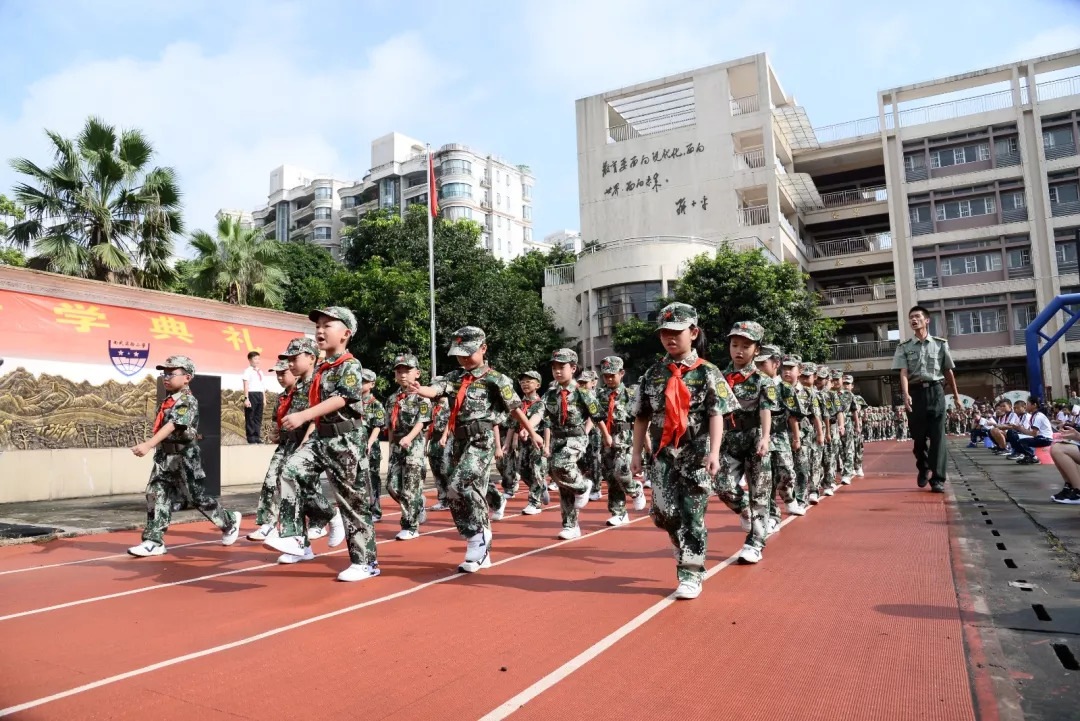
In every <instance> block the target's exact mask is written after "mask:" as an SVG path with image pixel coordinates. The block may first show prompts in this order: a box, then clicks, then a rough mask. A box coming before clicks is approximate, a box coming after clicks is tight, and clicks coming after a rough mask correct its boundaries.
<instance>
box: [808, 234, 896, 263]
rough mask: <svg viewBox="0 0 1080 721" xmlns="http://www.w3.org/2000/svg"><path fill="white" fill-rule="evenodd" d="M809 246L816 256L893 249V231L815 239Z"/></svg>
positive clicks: (827, 256)
mask: <svg viewBox="0 0 1080 721" xmlns="http://www.w3.org/2000/svg"><path fill="white" fill-rule="evenodd" d="M809 248H810V251H811V254H812V257H814V258H832V257H835V256H838V255H852V254H854V253H875V252H878V251H882V250H892V233H874V234H872V235H856V236H852V237H850V238H837V239H836V240H822V241H815V242H814V243H812V244H811V245H810V246H809Z"/></svg>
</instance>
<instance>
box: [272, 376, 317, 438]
mask: <svg viewBox="0 0 1080 721" xmlns="http://www.w3.org/2000/svg"><path fill="white" fill-rule="evenodd" d="M310 391H311V378H310V377H308V378H297V379H296V383H295V384H293V387H292V388H291V389H285V390H284V391H282V392H281V394H280V395H279V396H278V406H277V408H275V409H274V426H275V428H276V429H277V433H278V443H281V442H283V441H284V440H285V437H284V436H283V434H282V433H283V432H282V430H281V426H279V425H278V423H277V419H278V417H281V418H284V417H285V416H287V415H289V414H292V413H299V412H300V411H302V410H306V409H307V407H308V405H310V403H309V402H308V393H309V392H310ZM290 394H291V396H290ZM286 401H288V403H289V407H288V408H286V409H285V412H284V413H283V414H281V413H280V411H281V404H282V403H285V402H286ZM306 428H307V424H304V426H303V428H301V429H300V430H303V429H306ZM298 432H299V431H298ZM300 436H301V437H303V434H300Z"/></svg>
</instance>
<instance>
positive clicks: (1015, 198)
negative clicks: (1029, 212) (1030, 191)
mask: <svg viewBox="0 0 1080 721" xmlns="http://www.w3.org/2000/svg"><path fill="white" fill-rule="evenodd" d="M1024 207H1027V201H1026V200H1024V193H1023V191H1021V192H1019V193H1008V194H1005V195H1002V196H1001V209H1002V210H1019V209H1020V208H1024Z"/></svg>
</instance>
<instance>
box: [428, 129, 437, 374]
mask: <svg viewBox="0 0 1080 721" xmlns="http://www.w3.org/2000/svg"><path fill="white" fill-rule="evenodd" d="M427 156H428V214H427V252H428V293H429V295H430V296H431V377H432V378H434V377H435V374H436V371H435V346H436V343H435V223H434V221H435V211H434V208H435V163H434V161H433V160H432V157H431V145H428V146H427Z"/></svg>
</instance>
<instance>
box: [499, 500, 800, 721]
mask: <svg viewBox="0 0 1080 721" xmlns="http://www.w3.org/2000/svg"><path fill="white" fill-rule="evenodd" d="M795 518H796V516H788V517H787V518H785V519H784V520H783V521H781V523H780V525H781V526H786V525H787V524H788V523H790V522H791V521H794V520H795ZM638 520H640V519H638ZM738 557H739V554H738V553H736V554H735V555H733V556H731V557H729V558H725V559H724V560H723V561H721V562H720V563H718V564H716V565H715V566H713V567H712V568H710V569H709V570H708V571H707V572H706V573H705V580H708V579H710V578H712V577H713V576H715V575H716V574H717V573H719V572H720V571H722V570H724V569H725V568H727V567H728V566H730V565H731V564H732V563H734V562H735V560H736V559H737V558H738ZM673 603H677V601H676V600H675V592H674V591H672V592H671V594H670V595H669V596H667V597H665V598H663V599H661V600H660V601H657V602H656V603H655V604H654V605H652V606H650V607H649V608H647V609H645V610H644V611H642V612H641V613H640V614H638V615H637V616H636V617H634V618H633V619H631V620H630V621H628V622H627V623H625V624H624V625H622V626H620V627H619V628H617V629H615V630H614V631H612V632H611V633H610V634H608V635H607V636H605V637H604V638H602V639H600V640H599V641H597V642H596V643H594V644H593V645H592V646H590V647H589V648H587V649H585V650H584V651H582V652H581V653H579V654H578V655H577V656H574V658H572V659H570V660H569V661H567V662H566V663H564V664H563V665H562V666H559V667H558V668H557V669H555V670H554V671H552V672H551V673H549V674H548V675H547V676H544V677H543V678H542V679H540V680H539V681H537V682H536V683H534V684H533V685H532V686H529V687H528V688H526V689H525V690H524V691H522V692H521V693H519V694H518V695H517V696H514V697H513V698H511V699H510V700H509V701H507V702H506V703H504V704H503V705H501V706H499V707H498V708H496V709H494V710H493V711H491V712H489V713H487V714H486V715H484V716H483V717H481V719H480V721H500V720H501V719H504V718H506V717H507V716H509V715H510V714H512V713H514V712H515V711H517V710H518V709H520V708H521V707H523V706H524V705H525V704H527V703H528V702H529V701H532V700H533V699H534V698H536V697H537V696H539V695H540V694H542V693H544V691H547V690H548V689H550V688H551V687H552V686H554V685H555V684H557V683H559V682H560V681H562V680H563V679H565V678H566V677H568V676H569V675H570V674H572V673H574V672H575V671H577V670H578V669H579V668H581V667H582V666H584V665H585V664H587V663H588V662H589V661H592V660H593V659H594V658H596V657H597V656H599V655H600V654H602V653H603V652H604V651H606V650H608V649H609V648H611V647H612V646H614V645H615V644H616V643H618V642H619V641H620V640H622V639H623V638H626V637H627V636H629V635H630V634H631V633H633V632H634V631H636V630H637V629H639V628H641V627H642V626H644V625H645V624H646V623H648V622H649V620H651V619H652V618H653V617H654V616H656V615H657V614H658V613H660V612H661V611H663V610H664V609H665V608H667V607H668V606H670V605H671V604H673Z"/></svg>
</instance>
